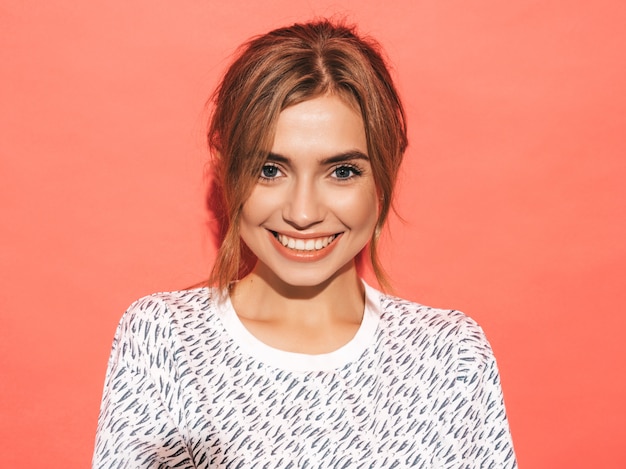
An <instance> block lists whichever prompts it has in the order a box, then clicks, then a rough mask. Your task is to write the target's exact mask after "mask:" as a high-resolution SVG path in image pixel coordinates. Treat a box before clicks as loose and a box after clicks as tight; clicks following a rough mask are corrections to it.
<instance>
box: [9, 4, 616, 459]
mask: <svg viewBox="0 0 626 469" xmlns="http://www.w3.org/2000/svg"><path fill="white" fill-rule="evenodd" d="M385 3H387V4H390V5H393V6H383V5H384V4H385ZM313 4H315V5H316V6H312V5H313ZM338 5H340V6H338ZM333 13H340V14H344V15H347V16H348V17H349V18H350V19H352V20H353V21H355V22H357V23H358V24H360V25H361V29H362V30H363V31H365V32H370V33H371V34H372V35H374V36H375V37H377V38H378V39H379V40H380V41H381V42H382V43H383V44H384V45H385V47H386V50H387V52H388V55H389V56H390V59H391V62H392V64H393V66H394V68H395V70H396V72H397V76H398V84H399V86H400V89H401V91H402V93H403V96H404V98H405V101H406V106H407V110H408V114H409V123H410V127H411V134H410V137H411V146H410V148H409V151H408V155H407V161H406V165H405V166H404V170H403V172H402V181H401V185H400V188H399V192H400V199H399V202H398V208H399V212H400V214H401V215H402V216H403V217H404V219H405V223H404V224H402V223H400V222H398V220H397V219H393V220H392V222H391V229H392V232H393V235H392V236H389V237H387V238H386V242H385V243H384V246H383V257H384V259H385V261H386V264H387V265H388V266H389V270H390V272H391V275H392V277H393V278H394V279H395V285H396V289H397V292H398V293H399V294H400V295H402V296H406V297H408V298H411V299H414V300H418V301H421V302H423V303H427V304H433V305H436V306H448V307H456V308H459V309H462V310H464V311H466V312H467V313H468V314H470V315H471V316H473V317H474V318H475V319H476V320H478V321H479V322H480V323H481V324H482V325H483V327H484V329H485V330H486V332H487V334H488V336H489V337H490V339H491V341H492V344H493V347H494V349H495V352H496V356H497V357H498V359H499V364H500V368H501V374H502V381H503V386H504V390H505V397H506V402H507V407H508V411H509V417H510V422H511V428H512V431H513V437H514V441H515V444H516V449H517V452H518V457H519V462H520V466H521V467H523V468H551V469H552V468H561V467H567V468H590V467H594V468H596V467H620V464H623V461H624V457H625V456H626V450H625V449H624V440H625V439H626V431H625V430H624V425H623V419H624V417H626V412H625V411H626V404H625V403H624V402H625V399H624V397H625V396H626V379H625V378H624V373H623V371H624V363H625V358H626V356H625V355H626V353H625V347H624V340H623V338H622V335H623V331H624V330H625V329H626V320H625V319H624V317H625V315H624V314H623V313H622V311H621V309H622V308H623V305H624V304H625V303H626V294H625V290H626V289H625V288H624V267H625V263H626V262H625V261H626V246H625V244H626V243H624V239H626V216H625V215H626V210H625V208H626V207H625V202H626V193H625V192H626V190H625V189H624V187H625V186H626V184H625V182H624V181H625V180H626V156H625V155H626V139H625V138H624V125H625V124H626V93H625V92H624V91H625V90H624V83H626V60H625V57H626V53H625V51H624V44H626V29H624V24H626V7H624V6H622V4H621V3H620V2H617V1H606V0H604V1H603V0H599V1H594V2H586V1H576V0H574V1H572V0H569V1H565V0H552V1H550V0H548V1H543V2H537V1H529V0H524V1H517V2H501V1H497V0H475V1H453V2H441V1H433V0H425V1H413V0H403V1H395V2H382V1H374V0H368V1H364V0H350V1H348V0H344V1H342V2H341V3H340V2H336V1H330V0H329V1H317V2H309V1H306V0H274V1H269V0H268V1H260V2H252V1H243V0H230V1H228V2H217V1H199V0H197V1H191V0H183V1H178V2H163V1H154V0H151V1H147V0H135V1H131V2H127V1H119V0H108V1H90V2H75V1H68V0H65V1H63V0H56V1H51V2H34V1H32V0H24V1H21V2H15V1H4V2H2V4H0V43H1V47H0V59H1V63H2V65H1V67H2V68H1V70H2V71H1V75H0V80H1V86H0V103H1V104H2V110H3V112H2V113H0V132H1V134H0V142H1V143H0V157H1V162H0V174H1V177H2V184H1V185H0V211H1V212H0V213H1V214H2V222H1V230H0V235H1V239H2V242H1V243H0V264H1V266H2V272H1V274H0V275H1V282H2V283H1V285H2V293H0V315H1V317H0V331H1V332H0V334H2V337H1V340H0V367H1V378H0V393H1V394H0V439H1V440H2V448H3V456H2V466H3V467H11V468H31V467H48V468H54V467H58V468H65V469H67V468H79V467H86V466H88V464H89V461H90V458H91V452H92V448H93V437H94V431H95V426H96V419H97V413H98V406H99V400H100V393H101V390H102V384H103V379H104V371H105V366H106V360H107V356H108V353H109V348H110V344H111V339H112V335H113V332H114V329H115V326H116V324H117V321H118V320H119V317H120V315H121V314H122V312H123V310H124V309H125V308H126V306H127V305H128V304H129V303H130V302H131V301H132V300H134V299H135V298H137V297H139V296H141V295H144V294H146V293H149V292H151V291H154V290H163V289H174V288H178V287H184V286H186V285H188V284H191V283H194V282H195V281H197V280H199V279H201V278H202V277H203V276H205V275H206V273H207V271H208V266H209V264H210V261H211V259H212V245H211V241H210V237H209V235H208V234H207V230H206V226H205V224H206V213H205V210H204V207H203V195H204V182H203V177H202V170H203V166H204V164H205V162H206V152H205V149H204V143H203V127H204V122H205V118H206V112H205V110H204V101H205V100H206V98H207V96H208V94H209V92H210V91H211V89H212V87H213V86H214V85H215V83H216V80H217V77H218V75H219V73H220V72H221V71H222V70H223V68H224V66H225V64H226V63H227V62H228V57H229V55H230V54H231V53H232V52H233V50H234V48H235V47H236V46H237V45H238V44H239V43H240V42H242V41H243V40H244V39H246V38H247V37H249V36H250V35H252V34H255V33H260V32H264V31H266V30H268V29H269V28H271V27H275V26H280V25H283V24H286V23H290V22H293V21H296V20H302V19H307V18H310V17H312V16H315V15H329V14H333Z"/></svg>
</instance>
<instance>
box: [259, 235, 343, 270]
mask: <svg viewBox="0 0 626 469" xmlns="http://www.w3.org/2000/svg"><path fill="white" fill-rule="evenodd" d="M267 233H268V236H269V237H270V241H271V243H272V245H273V246H274V248H275V249H276V250H277V251H278V252H279V253H280V254H281V255H282V256H283V257H285V258H287V259H289V260H293V261H298V262H316V261H319V260H321V259H323V258H325V257H326V256H328V255H329V254H330V253H331V252H332V251H333V250H334V249H335V246H336V245H337V240H338V239H339V238H341V236H342V235H343V233H330V234H325V233H307V234H302V233H298V234H297V235H294V233H285V232H276V231H271V230H267ZM276 234H281V235H284V236H288V237H290V238H294V239H298V240H310V239H317V238H326V237H329V236H334V239H333V240H332V241H331V242H330V243H329V244H328V245H327V246H326V247H324V248H322V249H318V250H315V249H314V250H311V251H304V250H303V251H300V250H296V249H290V248H288V247H286V246H283V244H282V243H281V242H280V241H278V239H277V238H276Z"/></svg>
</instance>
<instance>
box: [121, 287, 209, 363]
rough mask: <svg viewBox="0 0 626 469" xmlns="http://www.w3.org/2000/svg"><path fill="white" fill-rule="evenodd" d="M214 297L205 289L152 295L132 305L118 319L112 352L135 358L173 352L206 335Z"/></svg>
mask: <svg viewBox="0 0 626 469" xmlns="http://www.w3.org/2000/svg"><path fill="white" fill-rule="evenodd" d="M215 298H216V294H215V292H214V291H213V290H211V289H208V288H197V289H193V290H181V291H171V292H158V293H153V294H151V295H148V296H144V297H143V298H140V299H138V300H137V301H135V302H133V303H132V304H131V305H130V306H129V307H128V309H127V310H126V312H125V313H124V315H123V316H122V318H121V320H120V322H119V325H118V327H117V331H116V333H115V338H114V340H113V349H114V351H116V352H117V354H120V355H123V356H126V357H132V358H137V357H140V356H141V355H144V354H146V353H148V352H150V353H152V352H153V351H154V350H159V349H173V348H174V347H175V345H176V343H181V342H184V341H189V340H192V339H193V338H194V336H198V335H200V334H203V333H205V332H206V328H207V327H211V325H212V324H213V323H214V321H211V317H212V316H213V315H215V312H214V309H215V308H214V304H215Z"/></svg>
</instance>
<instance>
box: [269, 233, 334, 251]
mask: <svg viewBox="0 0 626 469" xmlns="http://www.w3.org/2000/svg"><path fill="white" fill-rule="evenodd" d="M271 233H272V235H274V238H276V240H277V241H278V242H279V243H280V244H281V245H282V246H284V247H286V248H288V249H291V250H294V251H302V252H303V253H304V252H313V251H320V250H322V249H324V248H326V247H328V246H329V245H330V244H332V242H333V241H334V240H335V239H337V237H338V236H339V235H340V234H341V233H337V234H333V235H330V236H320V237H318V238H306V239H302V238H292V237H290V236H287V235H284V234H282V233H278V232H276V231H271Z"/></svg>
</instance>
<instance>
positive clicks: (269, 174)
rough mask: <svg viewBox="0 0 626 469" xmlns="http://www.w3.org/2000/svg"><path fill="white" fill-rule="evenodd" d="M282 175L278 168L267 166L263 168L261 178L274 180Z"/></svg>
mask: <svg viewBox="0 0 626 469" xmlns="http://www.w3.org/2000/svg"><path fill="white" fill-rule="evenodd" d="M279 174H280V170H279V169H278V166H274V165H273V164H266V165H264V166H263V168H261V178H263V179H274V178H275V177H277V176H278V175H279Z"/></svg>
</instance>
